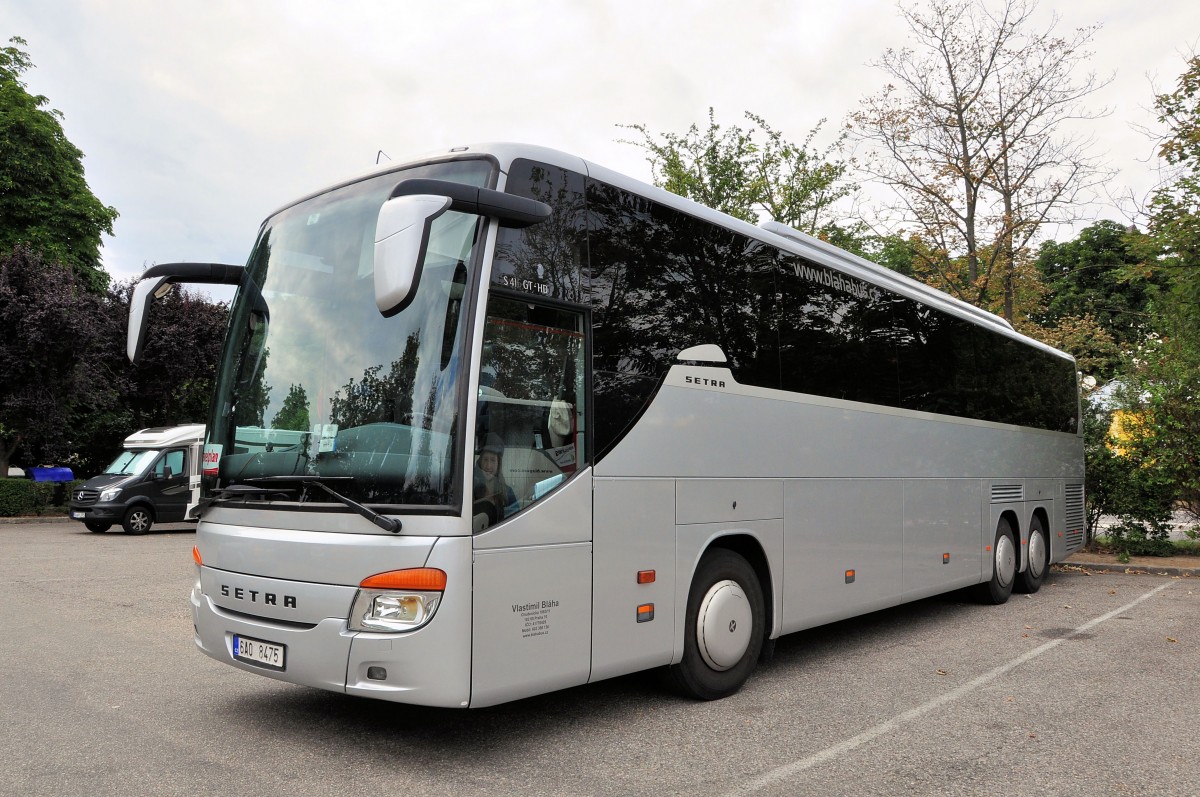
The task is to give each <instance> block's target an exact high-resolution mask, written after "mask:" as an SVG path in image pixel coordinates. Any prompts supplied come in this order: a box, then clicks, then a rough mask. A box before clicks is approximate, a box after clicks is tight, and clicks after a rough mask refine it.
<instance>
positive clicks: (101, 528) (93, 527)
mask: <svg viewBox="0 0 1200 797" xmlns="http://www.w3.org/2000/svg"><path fill="white" fill-rule="evenodd" d="M83 525H84V526H85V527H86V528H87V530H88V531H94V532H95V533H97V534H103V533H104V532H106V531H108V530H109V529H111V528H112V524H111V523H101V522H100V521H99V520H85V521H83Z"/></svg>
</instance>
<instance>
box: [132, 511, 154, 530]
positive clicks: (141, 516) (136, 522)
mask: <svg viewBox="0 0 1200 797" xmlns="http://www.w3.org/2000/svg"><path fill="white" fill-rule="evenodd" d="M148 521H149V518H148V517H147V516H146V513H145V512H134V513H133V514H132V515H131V516H130V517H129V525H130V526H132V527H133V528H135V529H137V530H138V531H145V530H146V527H147V526H149V525H150V523H149V522H148Z"/></svg>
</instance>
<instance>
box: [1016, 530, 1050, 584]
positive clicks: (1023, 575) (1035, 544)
mask: <svg viewBox="0 0 1200 797" xmlns="http://www.w3.org/2000/svg"><path fill="white" fill-rule="evenodd" d="M1028 549H1029V550H1028V555H1029V564H1028V565H1026V567H1025V569H1024V570H1022V571H1021V572H1020V573H1019V574H1018V575H1017V584H1016V586H1017V591H1018V592H1027V593H1034V592H1037V591H1038V590H1039V589H1041V587H1042V581H1044V580H1045V578H1046V571H1047V570H1049V569H1050V542H1049V539H1048V538H1047V537H1046V529H1045V526H1044V525H1043V524H1042V519H1041V518H1040V517H1035V518H1034V519H1033V522H1032V523H1030V524H1029V546H1028Z"/></svg>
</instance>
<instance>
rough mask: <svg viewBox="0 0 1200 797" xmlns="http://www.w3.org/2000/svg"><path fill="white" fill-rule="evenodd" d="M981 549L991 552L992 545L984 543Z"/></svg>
mask: <svg viewBox="0 0 1200 797" xmlns="http://www.w3.org/2000/svg"><path fill="white" fill-rule="evenodd" d="M983 550H985V551H987V552H988V553H991V551H992V546H990V545H985V546H984V548H983Z"/></svg>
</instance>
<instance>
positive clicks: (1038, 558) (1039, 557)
mask: <svg viewBox="0 0 1200 797" xmlns="http://www.w3.org/2000/svg"><path fill="white" fill-rule="evenodd" d="M1045 569H1046V538H1045V537H1044V536H1043V535H1042V532H1041V530H1040V529H1034V531H1033V533H1032V534H1030V535H1029V574H1030V575H1032V576H1033V577H1034V578H1041V576H1042V572H1043V571H1045Z"/></svg>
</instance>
